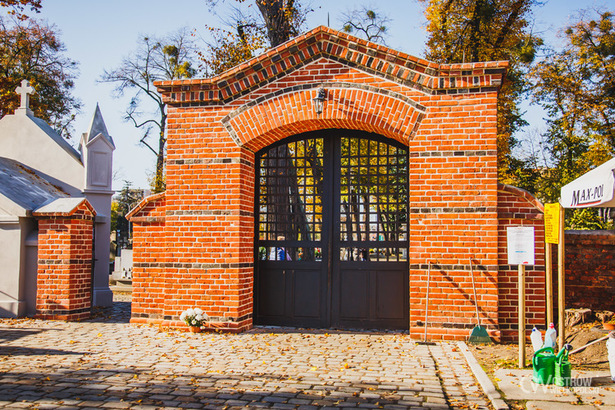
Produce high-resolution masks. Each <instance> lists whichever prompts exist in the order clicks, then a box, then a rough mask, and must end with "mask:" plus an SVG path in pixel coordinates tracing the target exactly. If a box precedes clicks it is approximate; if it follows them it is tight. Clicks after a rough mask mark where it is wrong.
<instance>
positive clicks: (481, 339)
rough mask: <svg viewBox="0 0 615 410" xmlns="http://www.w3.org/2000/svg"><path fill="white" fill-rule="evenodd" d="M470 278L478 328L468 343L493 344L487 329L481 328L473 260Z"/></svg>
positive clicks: (476, 327)
mask: <svg viewBox="0 0 615 410" xmlns="http://www.w3.org/2000/svg"><path fill="white" fill-rule="evenodd" d="M470 277H471V278H472V289H473V290H474V306H476V321H477V322H478V326H474V329H472V331H471V332H470V337H469V338H468V343H491V338H490V337H489V333H487V329H485V328H484V327H481V325H480V316H479V315H478V300H477V299H476V285H475V284H474V268H473V266H472V259H471V258H470Z"/></svg>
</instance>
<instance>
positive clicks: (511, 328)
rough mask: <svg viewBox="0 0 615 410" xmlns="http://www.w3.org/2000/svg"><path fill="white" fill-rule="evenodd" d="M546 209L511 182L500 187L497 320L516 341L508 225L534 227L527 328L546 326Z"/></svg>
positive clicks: (515, 280) (515, 277)
mask: <svg viewBox="0 0 615 410" xmlns="http://www.w3.org/2000/svg"><path fill="white" fill-rule="evenodd" d="M543 212H544V208H543V206H542V204H541V203H540V202H539V201H538V200H537V199H536V198H535V197H534V196H533V195H532V194H530V193H529V192H527V191H525V190H523V189H520V188H516V187H513V186H510V185H502V184H500V185H499V187H498V239H499V246H498V248H499V254H498V259H499V274H498V284H499V285H498V289H499V302H498V304H499V309H498V319H499V326H500V330H501V337H502V339H503V340H514V339H516V338H517V336H518V329H519V326H518V305H519V303H518V300H519V293H518V288H519V286H518V269H517V266H516V265H515V266H510V265H508V249H507V245H506V241H507V237H506V228H507V227H509V226H528V227H534V240H535V246H534V255H535V265H534V266H526V271H525V273H526V276H525V287H526V289H525V292H526V300H525V305H526V312H525V317H526V329H527V331H528V332H527V334H528V336H529V332H530V331H531V329H532V328H533V327H534V326H539V327H540V328H542V329H544V328H545V321H546V303H545V302H546V301H545V299H546V283H545V269H544V266H545V264H544V259H545V252H544V250H545V246H544V245H545V242H544V238H545V230H544V215H543Z"/></svg>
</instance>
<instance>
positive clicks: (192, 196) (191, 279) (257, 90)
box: [131, 27, 544, 339]
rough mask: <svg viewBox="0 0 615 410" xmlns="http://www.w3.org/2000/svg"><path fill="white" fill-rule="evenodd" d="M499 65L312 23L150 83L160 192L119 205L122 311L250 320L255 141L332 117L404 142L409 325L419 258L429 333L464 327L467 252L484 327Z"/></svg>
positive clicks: (157, 319) (467, 318)
mask: <svg viewBox="0 0 615 410" xmlns="http://www.w3.org/2000/svg"><path fill="white" fill-rule="evenodd" d="M506 67H507V63H506V62H488V63H468V64H456V65H439V64H435V63H431V62H428V61H425V60H420V59H417V58H415V57H412V56H408V55H405V54H403V53H399V52H396V51H394V50H390V49H388V48H386V47H383V46H379V45H375V44H371V43H367V42H365V41H363V40H360V39H357V38H354V37H352V36H349V35H346V34H343V33H339V32H336V31H334V30H331V29H328V28H324V27H319V28H316V29H314V30H312V31H310V32H308V33H306V34H305V35H302V36H299V37H297V38H296V39H294V40H291V41H289V42H287V43H285V44H283V45H281V46H279V47H277V48H275V49H273V50H270V51H269V52H267V53H266V54H264V55H262V56H259V57H257V58H255V59H252V60H250V61H249V62H247V63H244V64H242V65H240V66H238V67H235V68H233V69H231V70H229V71H227V72H226V73H224V74H222V75H220V76H218V77H214V78H211V79H191V80H181V81H172V82H161V83H158V84H157V85H158V88H159V91H160V92H161V93H162V95H163V99H164V101H165V102H166V103H167V104H168V123H167V124H168V134H167V137H168V143H167V144H168V145H167V162H166V167H167V190H166V193H165V195H164V199H163V198H162V197H158V198H157V199H150V200H149V202H148V200H146V201H144V203H143V204H142V205H140V206H141V208H138V209H136V210H135V211H133V213H132V215H131V216H132V219H131V220H132V221H133V223H134V226H135V242H134V252H135V253H134V257H135V263H136V266H135V278H134V279H133V286H135V289H136V290H137V293H136V294H135V297H136V299H133V314H132V321H133V322H135V323H159V324H163V325H168V326H174V327H180V326H182V324H181V323H180V322H179V315H180V313H181V312H182V311H183V310H184V309H186V308H188V307H191V306H198V307H201V308H203V309H204V310H205V311H206V312H207V313H208V314H209V315H210V316H212V317H213V318H214V322H215V326H217V327H220V328H223V329H227V330H233V331H240V330H245V329H248V328H250V327H251V326H252V313H253V312H252V310H253V279H254V278H253V275H254V260H253V258H254V216H253V215H254V182H255V175H254V168H255V167H254V161H255V154H254V153H255V152H256V151H258V150H260V149H261V148H264V147H267V146H269V145H270V144H272V143H274V142H276V141H279V140H281V139H284V138H287V137H289V136H293V135H296V134H299V133H303V132H307V131H314V130H320V129H329V128H344V129H355V130H366V131H370V132H374V133H378V134H381V135H383V136H385V137H388V138H390V139H393V140H396V141H400V142H402V143H403V144H405V145H407V146H408V147H409V150H410V175H409V179H410V235H411V236H410V257H409V264H410V272H409V275H410V276H409V279H410V281H409V282H410V289H409V292H410V323H409V330H410V332H411V334H412V335H414V336H416V337H422V335H423V330H424V320H425V317H424V314H425V302H426V300H425V299H426V298H425V295H426V286H427V283H426V279H427V270H428V264H429V263H430V262H431V263H432V264H433V266H432V269H431V283H430V301H429V310H430V314H429V318H428V327H429V329H428V330H429V337H430V338H432V339H459V338H465V337H467V335H468V334H469V331H470V329H471V328H472V327H473V326H474V325H475V322H476V318H475V313H474V312H475V308H474V303H475V301H474V297H473V294H472V287H471V281H470V277H469V265H470V259H471V260H472V264H473V266H474V267H475V270H474V272H475V278H476V285H477V288H478V289H477V293H478V301H477V302H478V305H479V308H480V312H481V320H482V322H483V323H484V324H485V325H486V326H487V327H488V329H490V330H491V331H492V333H493V334H494V336H499V332H500V320H502V318H506V317H507V316H502V312H501V310H500V305H499V301H500V298H501V295H500V291H501V290H502V288H501V287H500V285H499V280H500V279H502V278H504V279H506V275H502V274H501V272H500V270H499V265H500V263H501V259H500V256H501V249H500V247H501V243H500V241H501V232H500V228H501V226H500V225H501V223H502V220H501V219H500V214H499V211H498V209H499V208H498V207H499V205H498V202H499V201H500V197H499V194H498V185H497V164H496V156H497V155H496V154H497V148H496V117H497V109H496V99H497V90H498V87H499V84H500V83H501V79H502V75H503V74H504V73H505V71H506ZM321 87H322V88H324V89H325V90H326V101H325V103H324V110H323V112H322V113H321V114H317V113H316V112H315V110H314V106H313V101H312V99H313V98H314V97H315V96H316V94H317V92H318V89H319V88H321ZM508 196H510V197H515V194H512V193H511V194H510V195H508ZM150 217H151V218H153V219H151V221H146V219H147V218H150ZM142 218H146V219H145V220H143V219H142ZM524 221H525V220H524ZM512 222H513V220H511V222H510V223H512ZM524 223H526V222H524ZM532 223H533V222H532ZM163 278H164V279H163ZM148 281H152V282H151V283H150V282H148ZM152 283H153V284H152ZM161 284H163V285H162V288H161V287H160V286H161ZM136 295H138V296H136ZM506 297H508V295H507V294H506ZM506 300H507V299H506ZM543 310H544V309H543ZM506 323H507V322H506Z"/></svg>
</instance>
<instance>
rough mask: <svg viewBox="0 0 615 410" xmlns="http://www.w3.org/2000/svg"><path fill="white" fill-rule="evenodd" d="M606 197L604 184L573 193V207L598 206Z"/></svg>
mask: <svg viewBox="0 0 615 410" xmlns="http://www.w3.org/2000/svg"><path fill="white" fill-rule="evenodd" d="M603 197H604V184H601V185H598V186H595V187H589V188H584V189H576V190H574V191H572V202H571V206H580V205H585V206H587V205H593V204H598V203H600V202H601V201H602V198H603Z"/></svg>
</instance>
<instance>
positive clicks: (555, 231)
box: [545, 204, 560, 244]
mask: <svg viewBox="0 0 615 410" xmlns="http://www.w3.org/2000/svg"><path fill="white" fill-rule="evenodd" d="M559 210H560V204H545V242H547V243H555V244H557V243H559Z"/></svg>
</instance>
